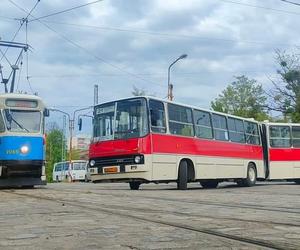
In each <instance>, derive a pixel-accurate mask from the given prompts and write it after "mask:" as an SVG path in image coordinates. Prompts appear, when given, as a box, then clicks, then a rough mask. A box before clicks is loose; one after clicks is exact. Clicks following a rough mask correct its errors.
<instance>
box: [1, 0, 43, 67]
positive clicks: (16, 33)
mask: <svg viewBox="0 0 300 250" xmlns="http://www.w3.org/2000/svg"><path fill="white" fill-rule="evenodd" d="M8 1H9V2H10V3H11V4H13V5H15V6H16V3H15V2H14V1H12V0H8ZM39 2H40V0H37V1H36V3H35V5H34V6H33V7H32V8H31V10H30V11H29V12H27V16H26V17H25V18H22V19H21V23H20V26H19V28H18V30H17V31H16V32H15V34H14V36H13V38H12V39H11V42H13V41H14V40H15V39H16V37H17V35H18V33H19V32H20V30H21V28H22V26H23V24H24V22H25V20H27V18H28V17H29V16H30V15H31V13H32V12H33V11H34V9H35V8H36V6H37V5H38V3H39ZM8 49H9V47H7V48H6V50H5V51H4V55H6V53H7V51H8ZM4 55H2V57H1V59H0V62H1V61H2V59H3V57H4Z"/></svg>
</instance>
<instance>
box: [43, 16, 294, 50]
mask: <svg viewBox="0 0 300 250" xmlns="http://www.w3.org/2000/svg"><path fill="white" fill-rule="evenodd" d="M45 23H54V24H59V25H68V26H74V27H82V28H93V29H100V30H110V31H118V32H131V33H137V34H146V35H154V36H161V37H174V38H184V39H201V40H215V41H222V42H234V43H236V42H237V43H246V44H255V45H277V46H288V47H289V46H291V44H287V43H271V42H263V41H251V40H240V39H239V40H238V39H230V38H218V37H205V36H195V35H187V34H172V33H162V32H155V31H146V30H143V31H141V30H133V29H123V28H114V27H103V26H94V25H84V24H74V23H66V22H56V21H45Z"/></svg>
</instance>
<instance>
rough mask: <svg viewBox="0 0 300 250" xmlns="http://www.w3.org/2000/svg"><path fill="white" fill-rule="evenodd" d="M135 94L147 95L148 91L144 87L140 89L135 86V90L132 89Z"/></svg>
mask: <svg viewBox="0 0 300 250" xmlns="http://www.w3.org/2000/svg"><path fill="white" fill-rule="evenodd" d="M131 94H132V95H133V96H143V95H146V91H145V90H144V89H139V88H137V87H136V86H133V90H132V91H131Z"/></svg>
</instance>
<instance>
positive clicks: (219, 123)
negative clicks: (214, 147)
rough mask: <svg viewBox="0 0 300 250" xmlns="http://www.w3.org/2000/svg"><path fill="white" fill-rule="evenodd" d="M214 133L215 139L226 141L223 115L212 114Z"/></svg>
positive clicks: (226, 132) (225, 126)
mask: <svg viewBox="0 0 300 250" xmlns="http://www.w3.org/2000/svg"><path fill="white" fill-rule="evenodd" d="M212 122H213V128H214V135H215V139H216V140H220V141H228V139H229V138H228V130H227V122H226V117H225V116H223V115H217V114H212Z"/></svg>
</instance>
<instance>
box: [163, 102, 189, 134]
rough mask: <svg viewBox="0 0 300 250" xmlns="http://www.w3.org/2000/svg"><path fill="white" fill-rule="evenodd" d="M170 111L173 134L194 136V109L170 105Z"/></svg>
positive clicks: (171, 131)
mask: <svg viewBox="0 0 300 250" xmlns="http://www.w3.org/2000/svg"><path fill="white" fill-rule="evenodd" d="M168 111H169V128H170V133H171V134H176V135H184V136H194V126H193V118H192V109H190V108H186V107H182V106H178V105H174V104H168Z"/></svg>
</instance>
